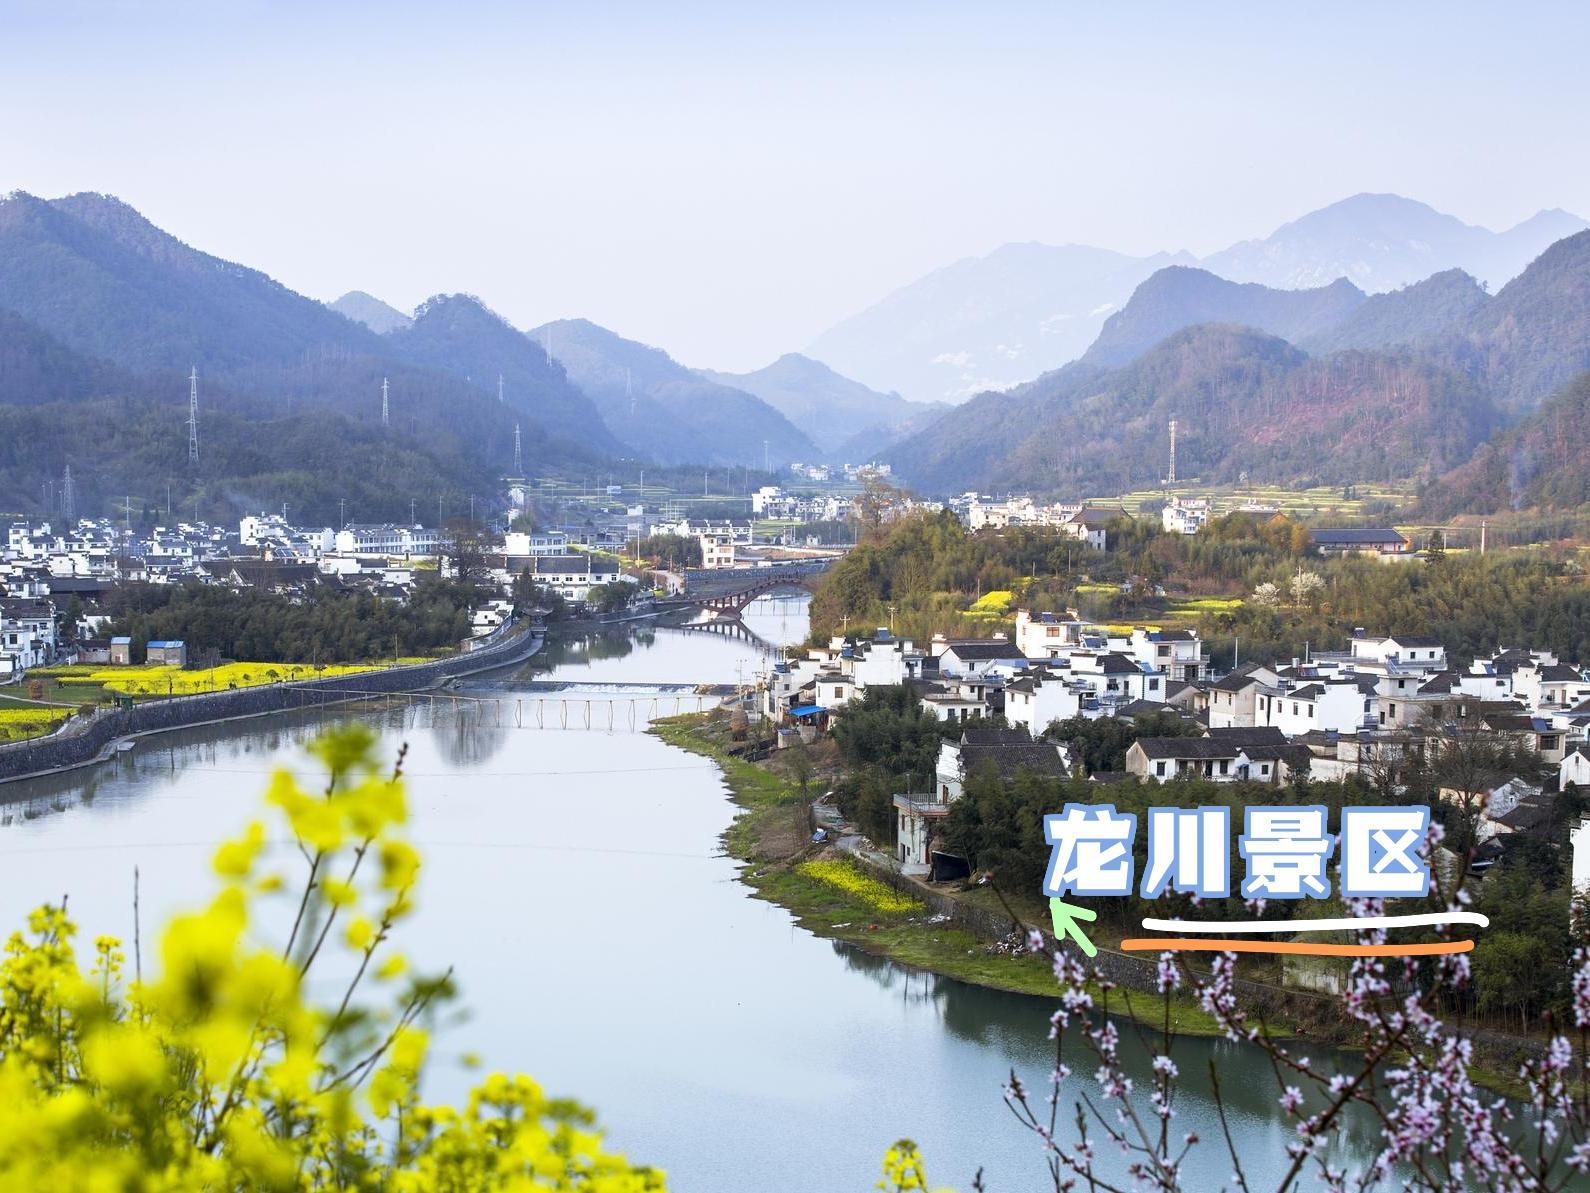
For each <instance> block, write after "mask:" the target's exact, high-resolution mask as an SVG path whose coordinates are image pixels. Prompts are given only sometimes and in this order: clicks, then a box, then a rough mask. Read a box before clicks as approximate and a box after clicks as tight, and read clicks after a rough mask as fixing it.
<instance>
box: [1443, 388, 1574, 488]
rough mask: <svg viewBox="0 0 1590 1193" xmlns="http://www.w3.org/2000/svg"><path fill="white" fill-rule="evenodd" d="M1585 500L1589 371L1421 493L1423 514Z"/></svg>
mask: <svg viewBox="0 0 1590 1193" xmlns="http://www.w3.org/2000/svg"><path fill="white" fill-rule="evenodd" d="M1587 503H1590V373H1581V374H1580V375H1579V376H1578V377H1577V378H1575V379H1574V380H1573V381H1571V382H1569V384H1568V385H1567V386H1566V387H1565V388H1564V389H1563V390H1562V391H1561V392H1559V393H1558V394H1557V395H1556V396H1555V397H1553V398H1551V399H1550V400H1549V401H1547V402H1546V403H1544V404H1543V405H1542V406H1541V407H1540V409H1538V410H1536V411H1535V412H1534V413H1533V414H1531V415H1530V416H1529V417H1528V418H1526V419H1524V421H1523V422H1521V423H1519V424H1517V425H1516V426H1513V427H1509V428H1508V429H1507V430H1505V431H1503V432H1501V433H1500V434H1498V435H1497V436H1496V437H1495V438H1493V439H1492V440H1491V441H1489V442H1488V443H1486V444H1484V445H1482V446H1481V447H1480V449H1479V450H1478V451H1476V452H1475V453H1474V456H1473V458H1472V459H1470V460H1469V461H1467V462H1466V463H1464V464H1462V465H1460V466H1459V467H1457V468H1455V469H1453V470H1452V471H1451V472H1449V473H1448V474H1447V475H1445V476H1443V477H1442V478H1441V479H1440V480H1439V481H1438V482H1436V483H1435V484H1433V485H1431V486H1430V487H1429V488H1428V489H1427V490H1426V491H1425V492H1424V493H1423V495H1422V496H1421V498H1420V502H1419V508H1420V511H1421V513H1422V514H1423V515H1424V516H1427V517H1430V518H1447V517H1450V516H1452V515H1453V514H1459V513H1494V512H1497V511H1500V510H1516V509H1545V510H1565V509H1572V508H1574V507H1576V506H1581V505H1585V504H1587Z"/></svg>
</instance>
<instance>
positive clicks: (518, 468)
mask: <svg viewBox="0 0 1590 1193" xmlns="http://www.w3.org/2000/svg"><path fill="white" fill-rule="evenodd" d="M513 474H514V475H515V476H523V475H524V455H523V454H522V453H521V451H520V448H519V424H518V423H514V425H513Z"/></svg>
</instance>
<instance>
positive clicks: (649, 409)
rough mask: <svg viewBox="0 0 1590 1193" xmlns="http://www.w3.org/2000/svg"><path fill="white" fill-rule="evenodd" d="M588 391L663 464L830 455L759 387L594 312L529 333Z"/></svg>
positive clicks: (609, 419) (629, 438)
mask: <svg viewBox="0 0 1590 1193" xmlns="http://www.w3.org/2000/svg"><path fill="white" fill-rule="evenodd" d="M526 334H527V335H528V336H529V337H530V338H531V339H533V340H534V341H535V342H536V343H537V344H539V345H540V346H541V347H542V349H543V350H544V351H546V352H547V353H548V355H549V356H551V357H552V358H553V359H554V360H555V361H556V362H557V363H558V364H560V365H561V366H562V367H563V368H564V369H565V370H566V371H567V373H568V376H569V379H570V380H571V381H573V382H574V384H576V385H577V386H579V388H580V389H581V390H583V391H584V392H585V393H586V394H588V395H589V396H590V398H591V400H592V401H593V402H594V403H595V404H596V408H597V409H598V410H599V411H600V413H601V417H602V420H603V421H604V422H605V423H606V425H607V427H608V428H609V429H610V430H611V432H612V434H613V436H614V437H615V438H617V439H618V441H619V442H620V443H622V444H624V445H625V446H626V447H627V449H628V450H629V451H631V452H633V453H634V454H635V455H636V456H639V457H641V458H649V459H652V460H655V461H657V462H658V463H659V464H686V463H693V464H716V465H730V466H741V467H743V466H749V467H754V468H760V467H761V466H762V464H763V462H764V460H765V461H767V462H768V463H770V464H771V465H772V466H773V467H782V466H784V465H788V464H790V463H794V462H798V461H803V460H804V461H811V460H817V459H820V458H822V452H821V451H820V450H819V449H818V448H817V446H816V445H815V444H813V443H812V441H811V440H810V439H809V438H807V436H806V435H805V434H803V433H802V432H801V431H800V430H798V429H797V428H796V427H795V426H794V424H793V423H791V422H790V421H789V419H787V418H785V417H784V415H782V414H780V413H779V412H778V411H777V410H775V409H774V408H773V407H772V406H771V405H769V404H768V403H767V402H765V401H763V400H762V399H761V398H759V397H756V396H755V395H754V394H751V393H748V392H746V391H745V390H742V389H736V388H734V387H732V386H728V385H722V384H719V383H718V382H716V381H714V380H711V379H710V378H708V377H705V376H702V375H701V374H700V373H698V372H696V371H695V370H694V369H690V368H687V367H686V366H684V365H682V364H680V363H679V362H678V361H676V360H674V358H673V357H671V356H669V355H668V354H667V353H666V352H664V351H663V350H662V349H661V348H654V347H652V346H650V345H649V344H642V343H640V342H638V341H636V340H628V339H625V338H624V337H623V336H620V335H619V334H618V333H616V332H613V331H610V330H608V329H607V328H605V327H602V326H600V325H599V324H596V323H592V322H591V321H590V320H588V319H559V320H555V321H554V322H551V323H544V324H542V325H541V326H540V327H537V328H534V329H532V330H531V331H529V332H527V333H526Z"/></svg>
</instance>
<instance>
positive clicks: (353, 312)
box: [328, 290, 414, 336]
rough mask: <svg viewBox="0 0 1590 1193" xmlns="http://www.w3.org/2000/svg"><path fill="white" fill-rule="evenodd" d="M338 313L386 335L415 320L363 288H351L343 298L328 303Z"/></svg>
mask: <svg viewBox="0 0 1590 1193" xmlns="http://www.w3.org/2000/svg"><path fill="white" fill-rule="evenodd" d="M328 305H329V306H330V307H331V309H332V310H334V311H336V312H337V313H338V314H341V315H346V316H347V317H348V318H349V319H352V320H353V321H354V322H355V323H362V324H364V325H365V326H366V327H368V328H369V329H370V330H371V331H373V332H375V333H376V335H382V336H384V335H386V334H387V333H388V332H393V331H396V330H398V329H399V328H401V327H408V326H409V325H410V324H412V323H413V322H414V320H413V319H412V318H410V317H409V316H408V315H405V314H404V313H403V312H402V311H400V310H398V309H397V308H396V307H392V306H388V305H387V304H386V303H384V302H382V301H381V300H380V299H379V298H377V297H376V296H375V295H373V294H367V293H366V292H365V291H363V290H349V291H348V292H347V293H346V294H344V295H343V296H342V297H341V298H339V299H337V300H336V301H335V302H333V303H329V304H328Z"/></svg>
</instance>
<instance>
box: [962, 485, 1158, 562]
mask: <svg viewBox="0 0 1590 1193" xmlns="http://www.w3.org/2000/svg"><path fill="white" fill-rule="evenodd" d="M948 504H949V508H950V509H952V510H954V511H955V513H956V515H957V516H958V517H959V518H960V519H961V521H962V522H964V523H966V526H967V529H969V530H983V529H993V530H1003V529H1005V528H1006V527H1010V526H1047V527H1051V528H1054V529H1058V530H1060V531H1061V532H1063V533H1065V534H1068V535H1070V536H1071V537H1072V538H1074V539H1076V540H1077V541H1079V542H1082V543H1086V544H1087V545H1088V546H1089V547H1092V548H1093V549H1094V550H1097V551H1103V550H1105V549H1106V548H1107V547H1108V546H1109V542H1108V534H1107V531H1108V528H1109V525H1110V523H1112V522H1114V521H1116V520H1117V519H1122V518H1124V519H1126V520H1127V521H1130V520H1131V515H1130V514H1128V513H1127V512H1126V511H1125V510H1124V509H1122V508H1121V507H1120V506H1119V505H1095V504H1090V503H1088V502H1084V501H1078V502H1065V501H1059V502H1052V503H1049V504H1041V503H1039V502H1036V501H1034V500H1033V499H1032V498H1031V497H1026V496H1020V497H1005V498H1002V499H995V498H991V497H983V496H980V495H978V494H976V493H962V494H961V495H960V496H959V497H956V498H954V499H953V500H951V501H950V502H949V503H948Z"/></svg>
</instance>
